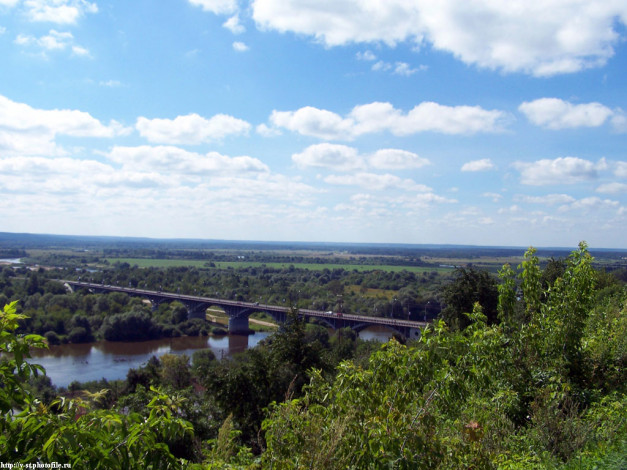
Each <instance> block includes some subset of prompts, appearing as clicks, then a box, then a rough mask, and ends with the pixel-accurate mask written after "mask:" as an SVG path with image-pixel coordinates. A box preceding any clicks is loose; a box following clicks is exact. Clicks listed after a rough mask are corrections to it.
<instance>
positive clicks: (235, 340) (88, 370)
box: [32, 326, 393, 387]
mask: <svg viewBox="0 0 627 470" xmlns="http://www.w3.org/2000/svg"><path fill="white" fill-rule="evenodd" d="M392 333H393V332H392V331H391V330H388V329H387V328H385V327H381V326H371V327H369V328H366V329H365V330H362V331H360V332H359V337H360V338H361V339H363V340H371V339H374V340H377V341H380V342H386V341H387V340H389V339H390V337H391V336H392ZM270 334H271V333H269V332H256V333H255V334H254V335H251V336H242V335H232V336H221V337H203V336H185V337H181V338H168V339H159V340H152V341H140V342H133V343H124V342H113V341H99V342H96V343H87V344H62V345H59V346H51V347H50V349H49V350H41V349H40V350H34V351H33V352H32V354H33V357H34V360H33V362H34V363H36V364H41V365H42V366H44V368H45V369H46V373H47V375H48V376H49V377H50V379H51V380H52V383H53V384H55V385H57V386H59V387H67V386H68V385H69V384H70V383H72V382H73V381H75V380H78V381H79V382H87V381H90V380H100V379H102V378H105V379H107V380H117V379H125V378H126V374H127V372H128V370H129V369H131V368H137V367H140V366H142V365H144V364H146V362H147V361H148V360H149V359H150V358H151V357H152V356H157V357H160V356H162V355H164V354H186V355H188V356H189V357H190V358H191V356H192V354H193V353H194V351H198V350H201V349H207V348H209V349H211V350H212V351H213V353H214V354H215V355H216V357H217V358H218V359H224V358H228V357H230V356H232V355H234V354H237V353H239V352H242V351H244V350H246V349H247V348H252V347H254V346H256V345H257V344H259V342H260V341H261V340H263V339H264V338H267V337H268V336H269V335H270Z"/></svg>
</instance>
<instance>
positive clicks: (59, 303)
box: [0, 263, 446, 344]
mask: <svg viewBox="0 0 627 470" xmlns="http://www.w3.org/2000/svg"><path fill="white" fill-rule="evenodd" d="M78 276H81V277H82V279H88V280H90V281H93V282H96V283H105V284H115V285H120V286H125V287H129V286H130V287H140V288H146V289H153V290H164V291H170V292H182V293H190V294H198V295H205V296H209V297H218V298H226V299H232V300H245V301H258V302H260V303H269V304H278V305H285V306H296V307H300V308H314V309H319V310H324V311H327V310H333V311H343V312H345V313H346V312H356V313H360V314H366V315H376V316H384V317H395V318H403V319H406V318H410V319H414V320H418V319H419V320H422V319H423V318H424V317H425V315H426V316H427V317H428V318H433V317H434V316H435V315H437V313H438V312H439V304H438V302H437V301H436V299H435V296H436V295H437V289H438V288H439V286H440V285H442V284H443V283H444V282H445V281H446V277H445V276H443V275H440V274H437V273H436V272H431V273H422V274H416V273H412V272H409V271H401V272H385V271H377V270H374V271H364V272H360V271H356V270H345V269H342V268H337V269H332V270H331V269H325V270H321V271H314V270H306V269H298V268H294V267H293V266H290V267H287V268H284V269H279V268H269V267H262V268H255V267H246V268H240V269H232V268H227V269H217V268H192V267H173V268H167V269H158V268H138V267H136V266H130V265H128V264H126V263H120V264H116V265H115V266H113V267H111V268H110V269H107V270H105V271H102V272H93V273H88V272H85V271H83V272H76V271H75V270H74V269H72V270H46V271H44V270H43V269H39V270H38V271H31V270H28V269H26V268H19V269H17V270H15V269H13V268H11V267H8V266H5V267H0V305H4V304H6V303H9V302H11V301H13V300H20V303H19V306H18V308H19V311H20V313H24V314H25V315H26V316H27V318H26V319H24V320H22V321H21V330H20V331H21V332H28V333H36V334H39V335H42V336H45V337H46V339H47V340H48V342H49V343H50V344H59V343H64V342H71V343H80V342H89V341H93V340H99V339H106V340H114V341H115V340H121V341H127V340H140V339H154V338H160V337H174V336H180V335H198V334H210V333H212V332H216V333H219V331H217V330H215V329H212V328H211V327H210V326H209V325H207V324H206V323H204V322H202V321H199V320H188V319H187V314H186V311H185V309H184V307H183V306H182V305H181V304H179V303H172V304H160V305H159V306H158V307H157V308H156V309H155V310H153V309H152V308H151V306H150V305H146V304H145V303H142V301H141V300H140V299H139V298H131V297H129V296H127V295H126V294H123V293H109V294H94V293H91V292H89V291H79V292H76V293H70V292H68V291H66V289H65V288H64V286H63V285H62V284H60V283H58V282H55V281H53V280H52V279H55V278H56V279H59V278H62V279H65V278H72V277H73V278H76V277H78Z"/></svg>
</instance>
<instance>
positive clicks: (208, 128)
mask: <svg viewBox="0 0 627 470" xmlns="http://www.w3.org/2000/svg"><path fill="white" fill-rule="evenodd" d="M135 127H136V128H137V130H138V131H139V133H140V135H141V136H142V137H144V138H146V139H147V140H148V141H149V142H153V143H160V144H186V145H198V144H201V143H204V142H210V141H213V140H220V139H222V138H224V137H226V136H228V135H246V134H248V132H249V131H250V128H251V125H250V124H249V123H247V122H246V121H243V120H241V119H237V118H235V117H233V116H228V115H226V114H216V115H215V116H213V117H211V118H210V119H206V118H204V117H202V116H199V115H198V114H188V115H186V116H177V117H176V118H174V119H147V118H145V117H139V118H138V119H137V123H136V125H135Z"/></svg>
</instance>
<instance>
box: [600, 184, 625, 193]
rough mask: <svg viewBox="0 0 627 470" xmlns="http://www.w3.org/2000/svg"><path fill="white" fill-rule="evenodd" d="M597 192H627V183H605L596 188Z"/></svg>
mask: <svg viewBox="0 0 627 470" xmlns="http://www.w3.org/2000/svg"><path fill="white" fill-rule="evenodd" d="M596 191H597V193H603V194H621V193H627V184H625V183H617V182H615V183H605V184H602V185H600V186H599V187H598V188H597V189H596Z"/></svg>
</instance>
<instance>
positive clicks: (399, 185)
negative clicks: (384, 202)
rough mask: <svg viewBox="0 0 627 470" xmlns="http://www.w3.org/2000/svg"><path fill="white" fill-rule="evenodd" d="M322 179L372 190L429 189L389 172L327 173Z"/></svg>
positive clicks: (336, 183) (419, 190) (421, 190)
mask: <svg viewBox="0 0 627 470" xmlns="http://www.w3.org/2000/svg"><path fill="white" fill-rule="evenodd" d="M324 181H325V182H326V183H328V184H335V185H347V186H359V187H361V188H365V189H369V190H374V191H382V190H384V189H402V190H405V191H417V192H427V191H430V190H431V188H429V187H428V186H425V185H424V184H418V183H416V182H415V181H413V180H411V179H408V178H407V179H402V178H399V177H398V176H396V175H390V174H384V175H378V174H375V173H356V174H351V175H329V176H327V177H326V178H325V179H324Z"/></svg>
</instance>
